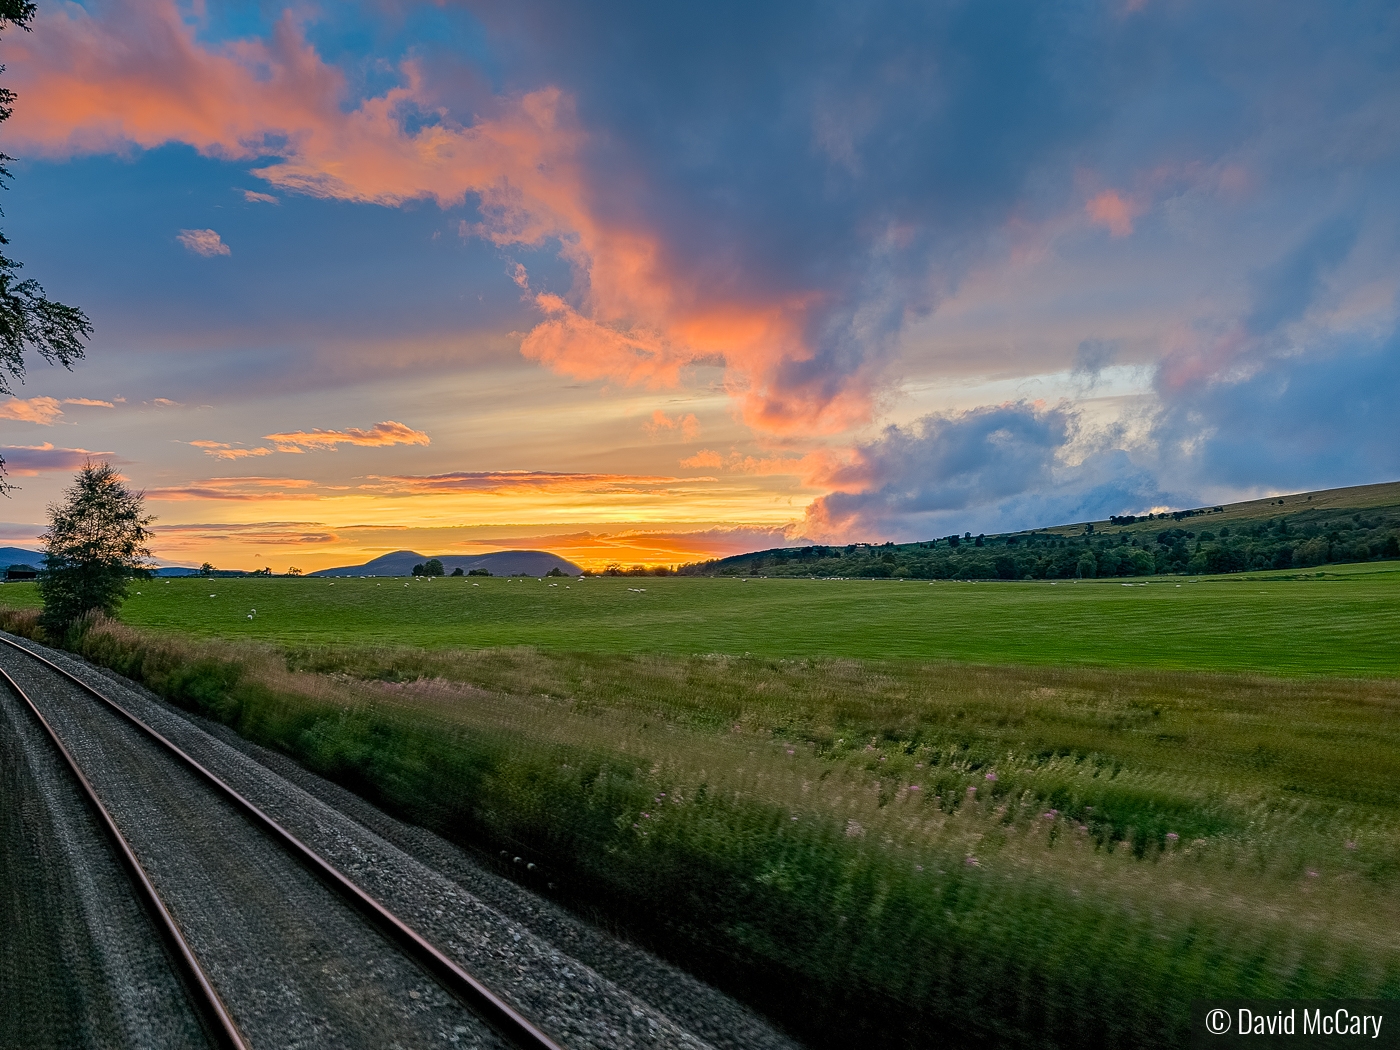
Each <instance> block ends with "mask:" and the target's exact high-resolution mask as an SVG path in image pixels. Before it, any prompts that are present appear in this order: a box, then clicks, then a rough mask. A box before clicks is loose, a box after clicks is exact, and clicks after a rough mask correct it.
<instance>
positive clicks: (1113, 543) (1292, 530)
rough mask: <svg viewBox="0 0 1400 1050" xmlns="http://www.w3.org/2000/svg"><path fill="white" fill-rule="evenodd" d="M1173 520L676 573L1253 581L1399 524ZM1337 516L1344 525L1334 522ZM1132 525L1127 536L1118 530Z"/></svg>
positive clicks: (1365, 551) (1376, 517) (706, 565)
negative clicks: (1199, 524) (1213, 526)
mask: <svg viewBox="0 0 1400 1050" xmlns="http://www.w3.org/2000/svg"><path fill="white" fill-rule="evenodd" d="M1219 512H1220V509H1219V508H1217V509H1216V510H1215V511H1211V510H1209V509H1207V510H1202V511H1177V512H1174V513H1171V514H1163V515H1158V516H1153V518H1152V519H1151V520H1153V521H1154V525H1152V526H1149V527H1148V528H1146V529H1144V528H1142V527H1141V525H1142V523H1144V522H1146V521H1148V520H1149V518H1145V517H1140V518H1134V517H1133V516H1132V515H1125V516H1123V517H1120V518H1119V519H1117V520H1118V523H1119V524H1120V531H1118V532H1116V533H1112V532H1108V531H1098V532H1095V531H1093V530H1092V528H1091V527H1089V526H1086V527H1085V528H1084V531H1083V532H1082V533H1080V534H1078V535H1068V536H1067V535H1062V534H1059V533H1054V532H1032V533H1019V534H1015V535H1001V536H978V537H977V538H976V539H975V540H973V541H972V543H971V544H969V543H968V542H967V541H968V539H969V537H966V536H964V537H962V538H961V539H960V538H959V537H957V536H948V537H945V538H943V539H938V540H930V541H924V542H922V543H905V544H900V545H898V546H894V547H891V546H890V545H888V544H886V545H884V546H873V545H869V544H863V543H853V544H850V545H848V546H847V547H844V548H842V547H823V546H812V547H795V548H793V547H789V548H782V549H777V550H767V551H760V552H758V553H756V554H744V555H740V556H738V557H734V558H725V559H723V560H718V561H709V562H701V563H699V564H694V565H685V566H682V567H681V568H680V569H679V570H677V571H678V572H679V573H680V575H683V576H839V577H855V578H868V579H877V578H884V577H896V578H901V579H915V580H919V579H926V580H1053V579H1073V578H1076V577H1079V578H1085V579H1092V578H1095V577H1105V576H1154V575H1165V574H1171V573H1185V574H1190V575H1196V574H1202V573H1210V574H1216V573H1230V572H1253V571H1258V570H1261V569H1294V568H1297V569H1306V568H1312V567H1314V566H1318V565H1327V564H1335V563H1343V562H1365V561H1376V560H1383V559H1388V558H1396V557H1400V516H1397V515H1396V514H1395V513H1394V508H1384V509H1382V510H1380V511H1375V512H1373V513H1372V514H1370V515H1369V516H1368V515H1367V514H1365V513H1347V512H1344V511H1336V510H1331V511H1305V512H1303V513H1301V514H1299V515H1295V516H1294V517H1292V518H1274V519H1269V520H1267V521H1247V522H1244V523H1242V524H1236V525H1234V526H1233V527H1231V526H1224V527H1222V528H1220V530H1219V532H1213V531H1211V530H1209V529H1202V530H1200V531H1195V530H1192V529H1186V528H1183V527H1181V525H1177V524H1173V525H1171V527H1169V528H1163V529H1161V530H1159V531H1153V530H1154V529H1155V522H1156V521H1159V520H1161V521H1166V522H1173V521H1175V522H1180V521H1184V520H1186V519H1187V518H1190V517H1194V516H1196V515H1198V514H1211V513H1219ZM1342 515H1345V516H1342ZM1133 524H1137V525H1138V527H1137V528H1135V529H1133V530H1132V531H1122V527H1123V526H1127V525H1133Z"/></svg>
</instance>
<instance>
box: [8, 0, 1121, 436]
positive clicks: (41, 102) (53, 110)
mask: <svg viewBox="0 0 1400 1050" xmlns="http://www.w3.org/2000/svg"><path fill="white" fill-rule="evenodd" d="M114 10H115V12H116V13H115V14H113V15H111V16H110V18H109V19H107V20H104V19H99V18H96V17H94V16H93V15H91V14H89V13H88V12H87V11H85V10H84V9H83V8H81V7H79V6H77V5H64V6H55V7H53V8H46V9H44V10H43V11H41V13H40V16H39V22H40V24H39V25H38V26H36V29H37V30H38V31H36V32H35V33H34V34H32V36H27V37H25V38H23V39H18V38H12V39H11V40H7V41H6V46H7V50H8V51H9V54H10V56H11V65H12V68H13V69H14V71H15V73H14V77H15V87H16V88H18V90H19V91H20V92H21V93H22V94H23V95H24V97H25V105H24V106H23V107H21V108H20V109H18V110H17V111H16V113H15V115H14V117H13V118H12V119H11V121H10V122H9V124H8V126H7V132H8V136H9V141H10V144H11V145H12V146H13V147H14V149H15V151H16V152H24V153H28V154H39V155H44V156H71V155H74V154H77V153H85V152H105V151H122V150H127V149H129V148H130V147H132V146H137V147H142V148H154V147H157V146H160V145H162V144H164V143H168V142H182V143H187V144H189V145H191V146H193V147H194V148H195V149H197V150H199V151H200V152H202V153H204V154H206V155H209V156H216V157H223V158H228V159H253V158H261V157H267V156H274V157H276V158H277V161H276V162H275V163H272V164H268V165H266V166H263V167H260V168H258V169H256V171H255V174H257V175H258V176H260V177H261V178H263V179H265V180H266V181H267V182H268V183H270V184H271V185H273V186H276V187H279V188H281V189H283V190H287V191H292V192H298V193H305V194H310V195H313V196H319V197H330V198H335V199H339V200H352V201H365V202H373V203H377V204H384V205H397V204H401V203H403V202H405V201H409V200H415V199H431V200H435V201H436V202H438V203H439V204H440V205H442V206H444V207H446V206H454V205H458V204H461V203H462V202H463V201H464V200H465V199H466V198H467V197H469V196H471V197H475V198H476V199H477V200H478V202H479V208H480V211H481V214H482V216H483V221H482V222H481V223H480V224H479V225H477V226H473V227H470V228H469V232H471V233H473V234H475V235H477V236H481V237H484V238H486V239H488V240H490V241H491V242H493V243H495V244H497V245H500V246H502V247H506V246H509V245H526V246H530V247H535V248H538V247H542V246H544V245H546V244H550V243H556V242H557V243H559V244H560V245H562V248H561V254H562V255H563V257H564V258H565V259H566V260H567V261H568V262H569V264H570V266H571V267H572V269H573V271H574V275H575V283H574V289H575V290H574V292H573V293H571V295H570V297H569V299H568V300H566V299H564V298H562V297H560V296H558V295H552V294H547V293H546V294H539V295H536V296H535V299H534V301H535V304H536V305H537V306H538V308H539V309H540V311H541V313H542V314H543V315H544V316H543V319H542V320H541V322H540V323H539V324H538V325H537V326H536V327H535V328H534V329H533V330H532V331H530V332H529V333H527V334H526V335H525V336H524V338H523V340H522V344H521V352H522V353H523V354H524V355H525V356H526V357H528V358H530V359H532V360H535V361H539V362H540V363H541V364H544V365H546V366H548V367H550V368H552V369H554V370H556V371H558V372H560V373H562V374H564V375H569V376H573V377H576V378H580V379H587V380H611V381H617V382H623V383H629V384H646V385H649V386H675V385H676V384H678V383H679V382H680V381H681V378H682V372H683V370H684V369H686V368H688V367H693V366H698V365H702V364H712V365H722V366H723V367H724V369H725V387H726V390H727V391H728V393H729V394H730V395H731V396H732V397H733V398H734V399H735V400H736V402H737V404H738V407H739V410H740V414H741V416H742V417H743V419H744V420H745V421H746V422H748V423H749V424H750V425H751V426H753V427H756V428H758V429H761V430H766V431H770V432H777V433H815V432H836V431H841V430H844V429H847V428H849V427H851V426H853V425H857V424H860V423H864V422H866V421H868V420H869V418H870V414H871V401H872V388H871V384H872V382H873V379H872V377H871V376H869V375H866V374H865V373H864V372H861V371H860V370H857V371H856V373H854V374H852V375H848V376H844V377H841V378H840V379H839V380H838V381H833V380H832V377H831V375H830V374H829V370H828V369H821V368H808V367H805V366H807V365H808V363H809V362H811V361H812V360H813V350H812V347H811V346H810V345H809V344H808V342H807V339H806V336H805V332H806V331H807V329H808V327H809V322H810V320H811V314H812V311H813V310H814V309H816V308H817V307H818V306H819V305H820V296H818V295H816V294H815V293H799V294H796V295H793V296H790V297H788V298H786V299H784V300H782V301H763V300H754V299H750V298H745V297H744V296H743V295H742V293H733V292H726V293H724V294H717V293H716V292H715V291H714V289H713V288H712V287H711V286H710V285H708V284H702V283H701V282H700V280H699V279H696V278H689V277H684V276H682V275H681V273H680V272H679V271H678V269H677V267H676V266H675V265H674V263H673V261H672V259H671V258H670V257H669V255H668V252H667V251H666V249H665V246H664V245H662V244H661V242H660V238H659V237H658V236H657V235H656V234H655V233H654V232H653V231H651V230H648V229H646V228H642V227H641V226H639V225H638V224H635V223H629V221H628V220H627V219H626V218H625V217H619V216H618V215H617V214H615V213H614V212H609V213H607V214H606V215H604V214H603V213H602V212H601V210H600V209H599V208H598V207H596V206H595V203H594V195H593V192H592V190H591V188H590V186H589V183H588V179H587V177H586V173H585V171H584V168H583V163H582V159H581V158H582V156H583V154H584V147H585V146H586V144H587V136H586V135H585V133H584V131H583V130H582V129H581V128H580V126H579V124H578V120H577V117H576V114H575V111H574V106H573V101H572V99H570V98H569V97H568V96H566V95H565V94H564V93H563V92H561V91H560V90H558V89H557V88H553V87H546V88H543V89H541V90H538V91H533V92H530V93H527V94H521V95H513V96H508V97H503V98H500V99H497V100H496V102H497V106H496V110H495V112H494V114H493V115H492V116H490V117H486V118H481V119H478V120H476V121H475V122H474V123H471V124H469V125H464V124H463V123H461V122H460V121H458V120H456V119H454V118H453V116H452V114H451V113H449V112H448V111H447V110H445V109H444V108H442V107H441V106H439V105H437V104H436V102H435V100H434V98H433V95H432V93H431V91H430V90H429V88H428V87H427V86H426V85H425V83H424V82H423V78H422V75H421V71H420V69H419V67H418V66H417V65H416V64H414V63H413V62H411V61H410V62H406V63H404V64H403V65H402V67H401V68H400V74H401V76H402V80H403V83H402V84H401V86H398V87H395V88H392V89H390V90H388V91H386V92H385V93H384V94H383V95H380V96H377V97H373V98H368V99H364V100H363V101H361V102H360V103H359V104H358V105H356V106H353V107H347V106H345V105H344V101H345V97H346V95H347V85H346V83H345V78H344V76H343V75H342V74H341V73H340V72H339V71H338V70H337V69H335V68H334V67H332V66H329V65H327V64H326V63H324V62H323V61H322V60H321V58H320V56H319V55H318V54H317V53H316V51H315V49H314V48H313V47H312V46H311V45H310V44H308V43H307V42H306V40H305V39H304V37H303V34H302V32H301V30H300V28H299V26H298V25H297V23H296V22H295V20H294V18H293V17H292V16H291V15H290V14H288V15H285V16H284V17H283V18H282V20H281V21H279V22H278V24H277V27H276V29H275V31H274V33H273V35H272V38H271V39H270V40H269V41H260V40H245V41H240V42H237V43H233V44H227V45H223V46H220V47H206V46H204V45H202V44H201V43H199V42H198V41H197V40H196V39H195V35H194V29H193V27H192V26H191V25H190V24H189V23H188V22H187V21H186V20H185V19H184V18H183V17H182V16H181V13H180V11H179V9H178V8H177V6H176V4H175V3H174V2H173V0H153V2H151V3H147V4H140V5H132V6H130V7H126V6H121V7H119V8H116V9H114ZM405 118H415V119H411V120H406V119H405ZM267 196H270V195H267ZM258 199H261V198H258ZM1113 228H1114V229H1115V231H1116V229H1117V227H1113ZM186 232H189V233H194V234H208V233H212V231H186ZM195 243H196V244H206V242H204V241H197V242H195ZM206 246H207V247H209V250H211V251H220V250H221V249H222V250H227V246H226V245H222V242H221V241H220V242H217V245H216V244H215V242H214V241H208V242H207V245H206ZM194 250H200V249H199V248H198V247H196V248H195V249H194ZM514 276H515V279H516V280H517V281H518V282H519V283H521V286H522V287H526V283H525V275H524V272H523V268H521V269H517V270H516V271H515V274H514Z"/></svg>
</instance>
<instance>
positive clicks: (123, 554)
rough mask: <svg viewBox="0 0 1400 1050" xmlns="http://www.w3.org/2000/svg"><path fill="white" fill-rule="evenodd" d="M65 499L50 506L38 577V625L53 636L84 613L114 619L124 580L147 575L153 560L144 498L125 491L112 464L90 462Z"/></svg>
mask: <svg viewBox="0 0 1400 1050" xmlns="http://www.w3.org/2000/svg"><path fill="white" fill-rule="evenodd" d="M64 497H65V498H64V502H63V503H62V504H52V505H50V507H49V530H48V532H46V533H45V534H44V536H43V544H44V551H45V554H46V557H45V560H44V568H43V571H42V572H41V573H40V574H39V594H40V596H41V597H42V598H43V600H44V614H43V618H42V621H41V622H42V624H43V626H44V629H45V630H46V631H48V632H49V634H50V637H53V638H62V637H63V635H64V632H66V631H67V630H68V628H69V627H71V626H72V625H74V624H75V623H77V622H78V621H79V620H80V619H81V618H82V617H83V616H84V615H86V614H87V613H90V612H94V611H97V612H102V613H104V614H106V615H108V616H112V615H115V614H116V611H117V609H118V608H119V607H120V606H121V603H122V601H123V600H125V598H126V594H127V582H128V580H130V579H132V578H133V577H137V578H144V577H146V576H148V575H149V573H148V571H147V570H146V568H145V561H146V559H147V558H149V557H150V556H151V552H150V550H149V548H147V546H146V541H147V540H148V539H149V538H150V532H149V531H148V530H147V529H146V526H147V525H149V524H150V523H151V521H152V519H151V518H150V516H148V515H147V514H146V513H145V501H144V499H143V496H142V494H141V493H139V492H132V491H131V490H130V489H128V488H127V487H126V486H125V485H124V484H123V483H122V480H121V477H120V475H118V474H117V472H116V470H114V469H113V468H112V465H111V464H110V463H88V464H87V465H86V466H84V467H83V469H82V470H80V471H79V472H78V476H77V477H76V478H75V479H74V481H73V485H72V487H71V488H69V489H68V490H67V491H66V492H65V493H64Z"/></svg>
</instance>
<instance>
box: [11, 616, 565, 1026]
mask: <svg viewBox="0 0 1400 1050" xmlns="http://www.w3.org/2000/svg"><path fill="white" fill-rule="evenodd" d="M0 642H4V643H5V644H6V645H8V646H10V647H11V648H13V649H18V650H19V651H20V652H22V653H24V654H25V655H26V656H29V657H31V658H32V659H34V660H37V661H38V662H39V663H41V664H44V665H45V666H47V667H49V668H50V669H52V670H53V671H56V672H57V673H58V674H60V675H62V676H63V677H64V678H67V679H68V680H69V681H71V682H73V683H74V684H75V685H77V686H78V687H79V688H80V689H82V690H83V691H84V692H86V693H89V694H90V695H92V696H93V697H95V698H97V699H98V700H100V701H102V703H104V704H106V705H107V706H108V707H110V708H111V709H112V710H113V711H115V712H116V713H117V714H119V715H121V716H122V717H123V718H124V719H126V720H127V721H128V722H130V723H131V724H132V725H133V726H135V727H136V728H137V729H138V730H140V731H141V732H142V733H144V734H145V735H146V736H147V737H149V738H150V739H152V740H154V741H155V742H156V743H157V744H159V745H160V746H161V747H162V748H164V749H165V750H166V751H168V752H169V753H170V754H172V755H174V756H175V758H176V759H178V760H179V761H180V763H181V764H182V765H184V766H185V767H186V768H187V769H189V770H190V771H191V772H193V773H194V774H196V775H197V776H198V777H200V778H201V779H202V780H204V781H205V783H207V784H208V785H209V786H210V787H212V788H214V789H215V790H216V791H217V792H218V793H219V794H221V795H223V796H224V797H225V798H226V799H228V800H229V801H230V802H231V803H233V805H234V807H235V808H236V809H238V810H239V811H240V812H241V813H242V814H243V815H244V816H245V817H248V818H249V819H250V820H251V821H252V822H253V823H255V824H257V825H258V826H259V827H261V828H262V830H263V831H264V832H266V833H267V834H268V835H269V836H270V837H271V838H273V839H275V840H276V841H277V842H278V843H279V844H280V845H281V846H282V847H283V848H285V849H286V850H287V852H289V853H291V854H292V855H293V856H294V857H295V858H296V859H297V860H299V861H301V862H302V863H303V864H304V865H306V867H307V868H309V869H310V870H311V871H312V872H313V873H314V874H315V875H316V876H317V877H319V878H320V879H321V880H322V881H323V882H325V883H326V884H327V885H328V886H329V887H330V888H331V889H332V890H334V891H335V892H337V893H339V894H340V895H341V896H343V897H345V898H347V899H348V900H349V901H350V903H352V904H353V905H354V906H355V907H356V908H358V909H359V910H360V911H361V912H362V913H363V914H364V915H365V916H367V917H368V918H369V919H370V920H371V921H372V922H374V924H375V925H376V926H378V927H379V928H380V930H381V932H383V933H385V934H386V935H388V936H389V937H390V938H391V939H392V940H394V941H396V942H397V943H398V944H399V946H400V947H401V948H403V949H404V950H405V952H406V953H407V954H408V955H410V956H411V957H412V958H413V959H414V960H415V961H416V962H417V963H418V964H419V965H420V966H422V967H423V968H424V969H426V970H427V971H428V972H429V973H431V974H432V975H433V976H434V977H435V978H436V979H437V980H438V982H439V983H440V984H442V985H443V986H444V987H445V988H446V989H447V990H448V991H449V992H451V993H452V994H453V995H455V996H456V997H457V998H458V999H460V1000H461V1001H462V1002H463V1004H464V1005H466V1006H467V1007H468V1008H469V1009H472V1010H474V1011H476V1012H477V1013H478V1014H480V1015H482V1017H483V1019H484V1020H485V1021H486V1022H487V1023H488V1024H490V1026H491V1027H492V1028H494V1029H495V1030H496V1032H497V1034H499V1035H501V1036H503V1037H504V1038H506V1039H507V1040H509V1041H511V1042H513V1043H516V1044H517V1045H520V1046H523V1047H527V1048H529V1050H564V1048H563V1047H562V1046H560V1044H558V1043H556V1042H555V1041H554V1040H553V1039H551V1038H550V1037H549V1036H548V1035H546V1034H545V1033H544V1032H542V1031H541V1030H540V1029H539V1028H537V1027H535V1025H534V1024H533V1023H532V1022H531V1021H530V1020H529V1019H528V1018H526V1017H525V1016H524V1015H523V1014H521V1013H520V1012H519V1011H518V1010H516V1009H515V1008H514V1007H513V1006H511V1005H510V1004H509V1003H507V1002H506V1001H505V1000H504V999H502V998H501V997H500V996H498V995H497V994H496V993H495V992H493V991H491V989H490V988H488V987H487V986H486V985H485V984H483V983H482V982H481V981H480V980H478V979H477V978H476V977H474V976H472V974H471V973H469V972H468V971H466V970H465V969H463V968H462V967H461V966H459V965H457V963H455V962H453V961H452V960H451V959H449V958H448V957H447V956H446V955H444V954H443V953H442V952H441V951H440V950H439V949H438V948H437V947H436V946H434V945H433V944H432V943H431V942H429V941H428V940H426V939H425V938H424V937H423V936H422V935H421V934H419V933H418V932H417V931H416V930H414V929H413V928H412V927H410V926H409V925H408V924H406V923H405V922H404V921H403V920H402V919H400V918H399V917H398V916H397V915H395V914H394V913H393V912H391V911H389V909H388V908H386V907H384V905H382V904H380V903H379V902H378V901H377V900H375V899H374V898H373V897H371V896H370V895H369V894H368V893H366V892H365V891H364V890H362V889H361V888H360V887H359V886H358V885H357V884H355V883H354V882H352V881H351V880H350V879H348V878H346V877H345V876H344V875H342V874H341V873H340V871H339V870H337V869H336V868H335V867H333V866H332V865H331V864H330V863H329V862H328V861H326V860H325V859H324V858H323V857H322V856H321V855H320V854H319V853H317V852H316V851H315V850H313V849H312V848H311V847H310V846H308V845H307V844H306V843H304V842H302V841H301V839H299V838H297V837H296V836H295V835H293V834H292V833H291V832H290V831H288V830H287V829H286V828H284V827H283V826H282V825H281V824H279V823H278V822H277V821H276V820H274V819H273V818H272V817H271V816H269V815H268V814H267V813H265V812H263V810H262V809H260V808H259V807H258V806H257V805H256V804H254V803H253V802H251V801H249V800H248V799H247V798H245V797H244V796H243V795H241V794H240V793H239V792H238V791H237V790H236V789H234V788H233V787H232V786H230V785H229V784H228V783H227V782H225V781H224V780H223V779H222V778H221V777H220V776H219V775H218V774H216V773H214V772H213V771H212V770H209V769H207V768H206V767H205V766H204V765H202V764H201V763H200V762H199V761H198V760H196V759H195V758H192V757H191V756H190V755H188V754H186V753H185V751H183V750H182V749H181V748H180V747H179V746H178V745H176V744H174V743H172V742H171V741H170V740H168V739H166V738H165V737H164V736H162V735H161V734H160V733H159V732H158V731H157V730H155V729H153V728H152V727H151V726H149V725H147V724H146V723H145V722H143V721H142V720H141V719H140V718H138V717H137V716H136V715H134V714H132V713H131V712H130V711H128V710H127V709H126V708H124V707H123V706H122V705H121V704H119V703H117V702H116V701H115V700H112V699H111V698H110V697H107V696H104V695H103V694H102V693H100V692H98V691H97V690H96V689H95V688H93V687H92V686H91V685H89V684H88V683H87V682H84V681H83V680H82V679H81V678H79V677H78V676H77V675H75V674H73V673H72V672H71V671H68V670H67V669H66V668H63V667H60V666H59V665H58V664H56V663H54V662H53V661H52V660H49V659H47V658H45V657H43V656H40V655H39V654H38V653H36V652H34V651H33V650H31V649H28V648H26V647H25V646H23V645H20V644H19V643H17V642H13V641H11V640H10V639H8V638H5V637H0ZM3 673H4V672H3V670H0V674H3ZM5 677H6V678H7V679H9V675H5ZM11 681H12V682H13V680H11ZM15 688H16V689H18V686H16V687H15ZM30 706H31V707H32V706H33V705H32V704H31V705H30ZM35 713H36V714H37V713H38V711H37V709H35ZM40 717H41V718H42V716H40ZM45 725H46V727H47V723H45ZM49 732H50V735H54V734H53V730H52V729H50V730H49ZM57 739H58V738H57V736H56V735H55V736H54V740H55V742H57ZM59 746H60V747H62V745H61V744H60V745H59ZM65 754H66V752H65ZM70 762H71V759H70ZM73 768H74V770H75V771H76V769H77V767H76V766H74V767H73ZM79 776H81V774H79ZM93 798H94V799H95V798H96V796H95V795H94V796H93ZM109 819H110V818H109ZM113 827H114V828H115V825H113ZM133 859H134V857H133ZM152 892H154V891H152ZM191 958H193V957H191Z"/></svg>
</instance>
